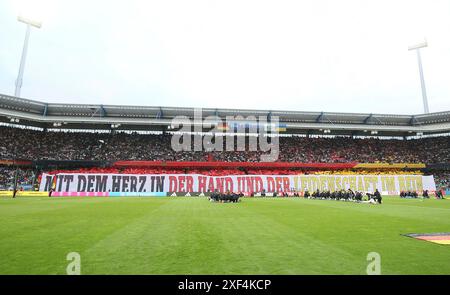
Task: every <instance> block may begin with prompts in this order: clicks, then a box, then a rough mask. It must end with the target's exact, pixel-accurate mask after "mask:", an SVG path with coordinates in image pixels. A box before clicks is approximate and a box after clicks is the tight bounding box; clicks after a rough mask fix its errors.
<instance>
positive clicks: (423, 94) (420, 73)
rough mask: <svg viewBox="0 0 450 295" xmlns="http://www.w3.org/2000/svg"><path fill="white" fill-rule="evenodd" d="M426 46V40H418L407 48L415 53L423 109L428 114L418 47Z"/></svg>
mask: <svg viewBox="0 0 450 295" xmlns="http://www.w3.org/2000/svg"><path fill="white" fill-rule="evenodd" d="M427 46H428V43H427V41H426V40H425V41H423V42H420V43H418V44H415V45H412V46H409V47H408V50H409V51H411V50H415V51H416V53H417V63H418V64H419V75H420V85H421V87H422V99H423V110H424V112H425V114H428V113H429V112H430V111H429V108H428V99H427V89H426V87H425V78H424V77H423V68H422V58H421V56H420V49H421V48H425V47H427Z"/></svg>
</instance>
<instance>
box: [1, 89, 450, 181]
mask: <svg viewBox="0 0 450 295" xmlns="http://www.w3.org/2000/svg"><path fill="white" fill-rule="evenodd" d="M193 114H194V109H191V108H164V107H133V106H103V105H75V104H52V103H43V102H38V101H32V100H27V99H22V98H16V97H10V96H6V95H0V188H8V187H10V186H11V184H12V183H13V182H14V178H15V176H16V177H17V183H18V185H19V186H26V187H30V186H33V185H34V184H36V183H37V182H39V179H37V177H38V175H39V174H40V172H42V171H46V172H50V173H57V172H58V171H60V172H67V171H72V172H73V171H77V172H82V173H94V172H97V173H130V174H178V173H198V174H206V175H211V176H220V175H243V174H261V175H264V174H279V175H281V174H284V175H289V174H333V173H339V174H353V173H356V174H404V173H409V174H411V173H412V174H433V175H435V180H436V184H437V186H438V187H440V188H448V187H449V176H450V173H449V170H450V136H449V135H450V112H440V113H432V114H423V115H414V116H409V115H383V114H346V113H324V112H320V113H314V112H292V111H263V110H229V109H204V110H203V115H202V116H203V118H204V117H205V116H208V115H216V116H220V117H225V116H229V115H233V116H236V115H241V116H251V115H255V116H256V115H258V116H261V115H262V117H266V118H267V119H268V120H269V119H270V118H271V116H278V117H279V120H280V121H279V122H280V124H282V125H283V126H284V127H283V128H282V132H281V135H280V137H279V147H280V153H279V157H278V160H277V162H276V163H261V162H260V156H261V155H262V154H263V153H262V152H260V151H250V150H248V147H246V150H244V151H224V152H221V151H220V152H218V151H205V150H203V151H179V152H176V151H174V150H173V149H172V147H171V137H172V134H171V133H172V132H173V131H176V130H173V127H172V125H171V124H172V123H171V122H172V121H171V120H172V119H173V118H175V117H176V116H179V115H185V116H187V117H189V118H191V117H192V115H193ZM19 118H20V119H19ZM227 128H228V127H227ZM202 132H205V130H203V131H202ZM206 132H207V130H206ZM330 133H332V135H331V134H330ZM424 135H425V136H424ZM191 136H197V137H199V136H201V135H191ZM191 139H193V138H191ZM192 142H194V140H192ZM224 145H225V142H224ZM19 162H20V163H19ZM18 163H19V164H18ZM15 166H19V167H20V169H16V167H15ZM16 171H17V175H16Z"/></svg>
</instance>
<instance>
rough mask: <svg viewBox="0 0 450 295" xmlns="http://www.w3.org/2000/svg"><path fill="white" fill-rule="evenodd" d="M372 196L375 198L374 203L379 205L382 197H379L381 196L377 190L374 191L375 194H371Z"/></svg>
mask: <svg viewBox="0 0 450 295" xmlns="http://www.w3.org/2000/svg"><path fill="white" fill-rule="evenodd" d="M373 196H374V198H375V201H377V202H378V204H381V200H382V197H381V194H380V192H379V191H378V189H376V190H375V192H374V193H373Z"/></svg>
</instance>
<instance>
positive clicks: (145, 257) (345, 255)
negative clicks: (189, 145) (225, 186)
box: [0, 197, 450, 274]
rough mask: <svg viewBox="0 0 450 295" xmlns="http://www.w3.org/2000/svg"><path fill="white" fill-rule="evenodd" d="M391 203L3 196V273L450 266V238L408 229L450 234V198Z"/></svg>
mask: <svg viewBox="0 0 450 295" xmlns="http://www.w3.org/2000/svg"><path fill="white" fill-rule="evenodd" d="M384 201H385V203H384V204H383V205H381V206H377V205H368V204H356V203H346V202H337V201H326V200H304V199H300V198H266V199H261V198H246V199H243V201H242V202H241V203H238V204H228V203H227V204H222V203H210V202H209V201H208V200H207V199H206V198H200V197H166V198H132V197H124V198H100V197H97V198H95V197H94V198H92V197H91V198H89V197H85V198H38V197H29V198H25V197H19V198H16V199H11V198H1V199H0V274H65V272H66V267H67V264H68V263H69V261H66V255H67V254H68V253H69V252H78V253H80V255H81V273H82V274H365V273H366V267H367V264H368V261H367V260H366V258H367V254H368V253H369V252H372V251H374V252H378V253H379V254H380V255H381V273H382V274H450V246H449V245H438V244H434V243H430V242H426V241H419V240H415V239H412V238H408V237H405V236H402V235H401V234H405V233H430V232H450V202H449V201H448V200H434V199H431V200H424V201H422V200H405V199H399V198H397V197H390V198H388V197H385V198H384Z"/></svg>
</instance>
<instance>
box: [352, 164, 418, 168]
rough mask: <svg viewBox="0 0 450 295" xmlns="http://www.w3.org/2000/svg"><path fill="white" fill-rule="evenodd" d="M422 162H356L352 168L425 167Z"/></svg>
mask: <svg viewBox="0 0 450 295" xmlns="http://www.w3.org/2000/svg"><path fill="white" fill-rule="evenodd" d="M425 167H426V166H425V164H423V163H393V164H391V163H360V164H356V166H355V167H353V168H366V169H404V168H412V169H421V168H425Z"/></svg>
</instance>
